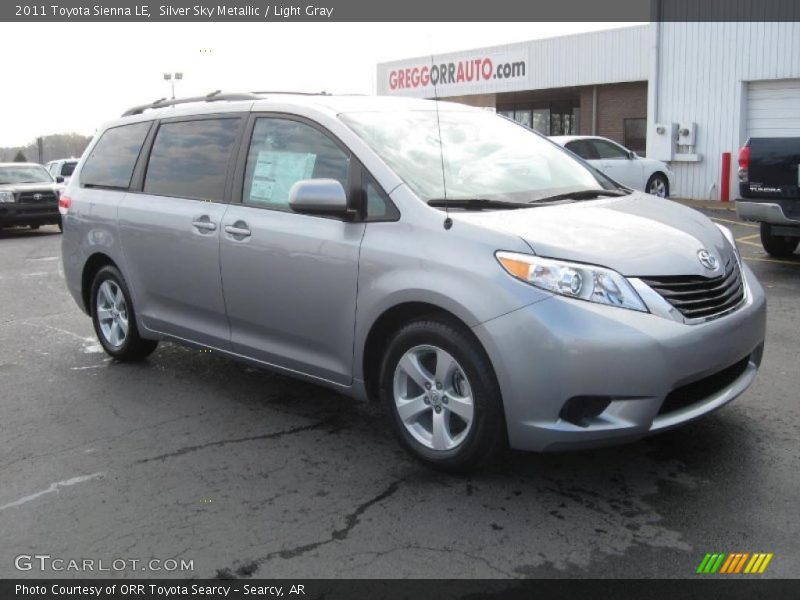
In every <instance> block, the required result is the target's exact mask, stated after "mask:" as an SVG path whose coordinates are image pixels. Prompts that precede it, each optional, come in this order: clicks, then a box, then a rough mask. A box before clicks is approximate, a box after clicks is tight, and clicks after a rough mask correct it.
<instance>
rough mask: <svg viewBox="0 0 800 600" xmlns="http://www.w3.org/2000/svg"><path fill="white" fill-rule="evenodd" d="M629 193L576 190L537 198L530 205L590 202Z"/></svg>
mask: <svg viewBox="0 0 800 600" xmlns="http://www.w3.org/2000/svg"><path fill="white" fill-rule="evenodd" d="M628 194H630V192H624V191H622V190H604V189H597V190H577V191H574V192H565V193H563V194H556V195H554V196H545V197H544V198H537V199H536V200H531V201H530V204H538V203H540V202H558V201H559V200H591V199H592V198H599V197H600V196H612V197H616V196H627V195H628Z"/></svg>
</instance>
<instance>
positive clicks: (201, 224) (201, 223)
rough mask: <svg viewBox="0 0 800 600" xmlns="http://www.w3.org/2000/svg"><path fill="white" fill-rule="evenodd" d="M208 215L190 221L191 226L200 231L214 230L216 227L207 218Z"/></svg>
mask: <svg viewBox="0 0 800 600" xmlns="http://www.w3.org/2000/svg"><path fill="white" fill-rule="evenodd" d="M207 219H208V217H205V218H203V217H200V218H199V219H198V220H197V221H192V227H194V228H195V229H199V230H200V231H215V230H216V229H217V225H216V223H212V222H211V221H208V220H207Z"/></svg>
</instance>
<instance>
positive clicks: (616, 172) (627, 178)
mask: <svg viewBox="0 0 800 600" xmlns="http://www.w3.org/2000/svg"><path fill="white" fill-rule="evenodd" d="M550 139H551V140H553V141H554V142H555V143H556V144H558V145H559V146H564V148H566V149H567V150H570V151H571V152H574V153H575V154H577V155H578V156H580V157H581V158H582V159H584V160H585V161H587V162H588V163H589V164H591V165H592V166H593V167H595V168H597V169H598V170H600V171H602V172H603V173H605V174H606V175H608V176H609V177H611V179H613V180H614V181H617V182H618V183H621V184H622V185H624V186H627V187H630V188H633V189H635V190H641V191H643V192H647V193H648V194H653V195H654V196H660V197H661V198H667V197H668V196H669V190H670V187H671V186H670V183H671V181H670V180H671V178H672V171H670V170H669V167H668V166H667V165H666V164H665V163H663V162H661V161H658V160H653V159H651V158H643V157H641V156H639V155H638V154H636V152H633V151H632V150H628V149H627V148H626V147H625V146H620V145H619V144H618V143H616V142H613V141H611V140H609V139H607V138H604V137H596V136H590V135H555V136H553V137H551V138H550Z"/></svg>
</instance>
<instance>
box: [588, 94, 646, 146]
mask: <svg viewBox="0 0 800 600" xmlns="http://www.w3.org/2000/svg"><path fill="white" fill-rule="evenodd" d="M581 100H582V99H581ZM589 106H590V107H591V90H590V94H589ZM590 110H591V108H590ZM646 117H647V82H644V81H636V82H633V83H615V84H612V85H599V86H597V135H601V136H603V137H607V138H610V139H612V140H614V141H615V142H619V143H620V144H623V143H625V139H624V128H623V127H624V126H623V123H624V119H631V118H646ZM591 126H592V125H591V116H590V120H589V127H590V129H591Z"/></svg>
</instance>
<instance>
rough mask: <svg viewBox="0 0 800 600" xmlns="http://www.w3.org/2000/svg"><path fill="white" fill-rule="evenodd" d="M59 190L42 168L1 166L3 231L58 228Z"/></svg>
mask: <svg viewBox="0 0 800 600" xmlns="http://www.w3.org/2000/svg"><path fill="white" fill-rule="evenodd" d="M59 193H60V186H59V185H58V184H57V183H56V182H55V181H53V178H52V177H51V175H50V173H48V171H47V169H45V168H44V167H43V166H42V165H39V164H35V163H0V229H2V228H4V227H18V226H28V227H30V228H31V229H39V227H40V226H41V225H53V224H55V225H58V226H59V228H61V215H60V214H59V212H58V197H59Z"/></svg>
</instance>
